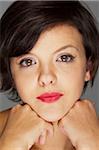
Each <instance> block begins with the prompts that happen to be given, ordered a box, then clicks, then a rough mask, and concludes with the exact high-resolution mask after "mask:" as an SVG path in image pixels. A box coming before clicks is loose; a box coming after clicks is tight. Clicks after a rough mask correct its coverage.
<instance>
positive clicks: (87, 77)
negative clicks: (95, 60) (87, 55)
mask: <svg viewBox="0 0 99 150" xmlns="http://www.w3.org/2000/svg"><path fill="white" fill-rule="evenodd" d="M91 69H92V62H91V61H90V60H88V62H87V65H86V73H85V81H89V80H91Z"/></svg>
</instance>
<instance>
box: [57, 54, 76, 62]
mask: <svg viewBox="0 0 99 150" xmlns="http://www.w3.org/2000/svg"><path fill="white" fill-rule="evenodd" d="M74 58H75V57H74V56H72V55H61V56H60V57H59V58H58V59H57V60H56V61H58V62H67V63H68V62H72V61H73V60H74Z"/></svg>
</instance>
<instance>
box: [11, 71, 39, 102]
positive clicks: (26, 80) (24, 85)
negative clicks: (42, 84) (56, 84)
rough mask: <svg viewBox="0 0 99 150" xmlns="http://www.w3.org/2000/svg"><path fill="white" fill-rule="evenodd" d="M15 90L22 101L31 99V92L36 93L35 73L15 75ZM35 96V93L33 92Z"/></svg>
mask: <svg viewBox="0 0 99 150" xmlns="http://www.w3.org/2000/svg"><path fill="white" fill-rule="evenodd" d="M13 78H14V82H15V88H16V89H17V92H18V94H19V96H20V97H21V99H22V100H25V99H28V98H29V97H31V93H30V92H31V90H32V91H34V89H35V88H36V76H35V74H34V73H33V72H31V73H30V72H29V71H27V72H21V73H19V72H17V73H16V74H13ZM32 94H33V92H32Z"/></svg>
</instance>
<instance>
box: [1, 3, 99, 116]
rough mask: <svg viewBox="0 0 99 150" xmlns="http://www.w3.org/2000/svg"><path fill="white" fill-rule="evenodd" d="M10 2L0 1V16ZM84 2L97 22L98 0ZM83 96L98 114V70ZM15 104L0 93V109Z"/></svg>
mask: <svg viewBox="0 0 99 150" xmlns="http://www.w3.org/2000/svg"><path fill="white" fill-rule="evenodd" d="M11 3H12V1H0V17H1V16H2V14H3V13H4V11H5V10H6V9H7V7H8V6H9V5H10V4H11ZM84 3H87V4H88V6H89V7H90V9H91V10H92V12H93V14H94V15H95V16H96V18H97V20H98V22H99V1H86V2H84ZM83 98H88V99H91V100H92V101H93V102H94V104H95V107H96V110H97V113H98V114H99V71H98V74H97V76H96V79H95V84H94V86H93V88H91V87H90V85H89V87H88V88H87V90H86V92H85V94H84V95H83ZM16 104H17V103H15V102H12V101H10V100H8V99H7V97H6V96H5V94H4V93H0V111H3V110H6V109H8V108H10V107H12V106H14V105H16Z"/></svg>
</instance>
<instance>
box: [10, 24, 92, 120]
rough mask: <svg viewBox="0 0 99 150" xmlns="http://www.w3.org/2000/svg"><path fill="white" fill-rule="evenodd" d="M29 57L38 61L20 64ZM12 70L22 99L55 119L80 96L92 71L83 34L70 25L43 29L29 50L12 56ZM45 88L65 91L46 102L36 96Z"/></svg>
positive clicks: (37, 110)
mask: <svg viewBox="0 0 99 150" xmlns="http://www.w3.org/2000/svg"><path fill="white" fill-rule="evenodd" d="M57 35H58V36H57ZM64 46H65V48H63V47H64ZM63 55H65V56H67V59H68V60H69V61H68V60H67V59H65V62H62V61H61V56H63ZM68 55H71V56H72V57H74V59H73V60H72V58H71V57H70V56H68ZM45 56H46V59H45ZM28 58H29V59H30V60H32V61H33V63H35V62H36V64H33V65H30V66H29V67H27V66H26V67H24V66H25V65H26V61H24V62H23V63H22V64H21V65H20V62H21V61H22V60H23V59H28ZM57 60H58V61H57ZM27 61H28V60H27ZM75 70H76V71H75ZM11 71H12V76H13V79H14V82H15V87H16V89H17V91H18V93H19V95H20V97H21V99H22V100H23V101H24V102H25V103H27V104H29V105H30V106H31V108H32V109H33V110H34V111H35V112H36V113H37V114H38V115H39V116H40V117H42V118H43V119H45V120H46V121H52V122H54V121H57V120H59V119H60V118H62V117H63V116H64V115H65V114H66V113H67V112H68V111H69V110H70V108H71V107H72V106H73V105H74V104H75V102H76V101H77V100H78V99H79V98H80V96H81V93H82V90H83V85H84V82H85V81H87V80H89V78H90V73H89V71H87V72H86V57H85V50H84V47H83V44H82V37H81V35H80V34H79V32H78V31H77V29H75V28H73V27H72V26H67V25H60V26H57V27H54V28H53V29H51V30H48V31H46V32H44V33H42V34H41V36H40V38H39V40H38V42H37V43H36V45H35V46H34V47H33V49H32V50H31V51H30V52H29V54H27V55H23V56H20V57H18V58H12V59H11ZM75 77H76V78H75ZM64 81H65V82H64ZM51 82H52V83H51ZM27 87H28V88H27ZM71 91H72V92H71ZM45 92H60V93H62V94H64V95H63V96H62V97H61V98H60V99H59V100H58V101H56V102H54V103H50V104H47V103H43V102H41V101H38V100H37V98H36V97H37V96H39V95H41V94H43V93H45ZM64 104H65V105H64Z"/></svg>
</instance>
